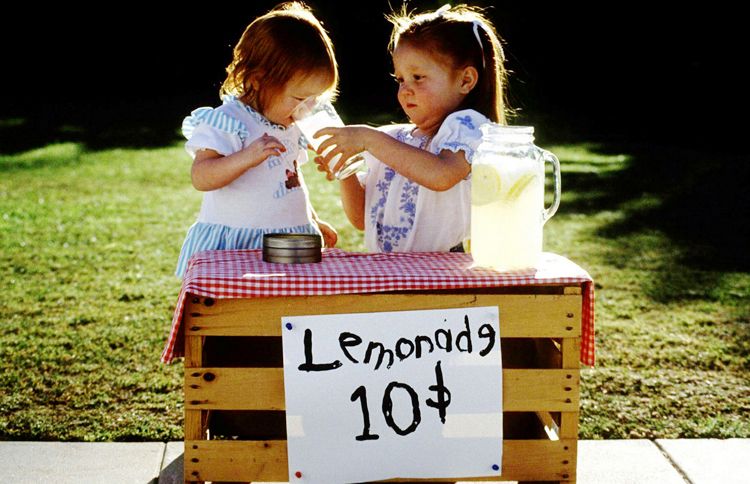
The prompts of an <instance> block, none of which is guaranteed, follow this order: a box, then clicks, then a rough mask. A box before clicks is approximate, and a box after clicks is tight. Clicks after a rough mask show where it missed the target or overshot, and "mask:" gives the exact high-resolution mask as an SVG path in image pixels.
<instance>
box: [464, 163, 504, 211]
mask: <svg viewBox="0 0 750 484" xmlns="http://www.w3.org/2000/svg"><path fill="white" fill-rule="evenodd" d="M501 188H502V182H501V179H500V173H499V172H498V171H497V169H496V168H495V167H494V166H493V165H484V164H475V165H474V166H472V167H471V203H472V204H473V205H486V204H488V203H491V202H494V201H496V200H497V199H498V198H499V197H500V189H501Z"/></svg>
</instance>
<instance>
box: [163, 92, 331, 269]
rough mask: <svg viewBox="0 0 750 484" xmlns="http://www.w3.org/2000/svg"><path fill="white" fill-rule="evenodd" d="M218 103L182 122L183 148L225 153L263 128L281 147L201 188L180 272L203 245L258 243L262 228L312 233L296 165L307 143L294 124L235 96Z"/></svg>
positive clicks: (241, 246) (240, 246)
mask: <svg viewBox="0 0 750 484" xmlns="http://www.w3.org/2000/svg"><path fill="white" fill-rule="evenodd" d="M222 101H223V104H222V105H221V106H219V107H218V108H215V109H214V108H209V107H202V108H198V109H196V110H195V111H193V112H192V113H191V115H190V116H188V117H186V118H185V120H184V121H183V123H182V133H183V134H184V135H185V137H186V138H187V140H188V141H187V143H185V149H186V150H187V152H188V153H189V154H190V155H191V156H192V157H193V158H195V154H196V153H197V152H198V150H201V149H211V150H214V151H216V152H218V153H219V154H221V155H225V156H226V155H230V154H232V153H236V152H238V151H240V150H242V149H243V148H246V147H247V146H249V145H250V143H252V142H253V141H254V140H256V139H257V138H259V137H261V136H262V135H263V134H264V133H267V134H269V135H270V136H274V137H275V138H277V139H278V140H279V141H281V143H283V144H284V146H285V147H286V151H285V152H284V153H282V154H281V155H280V156H272V157H269V158H268V159H266V160H265V161H264V162H263V163H261V164H260V165H258V166H256V167H253V168H250V169H249V170H247V171H246V172H245V173H243V174H242V175H241V176H239V177H238V178H237V179H235V180H234V181H232V183H230V184H229V185H227V186H224V187H222V188H219V189H217V190H213V191H209V192H205V193H204V195H203V203H202V204H201V210H200V213H199V215H198V220H197V222H195V224H193V226H192V227H190V229H189V230H188V233H187V236H186V238H185V242H184V243H183V245H182V251H181V252H180V258H179V260H178V262H177V270H176V274H177V276H179V277H182V275H183V274H184V272H185V269H186V268H187V263H188V260H189V259H190V257H191V256H192V255H193V254H195V253H196V252H200V251H202V250H223V249H257V248H262V246H263V234H266V233H271V232H283V233H316V234H319V233H320V231H319V230H318V228H317V225H316V224H315V223H314V222H313V217H312V208H311V206H310V199H309V195H308V191H307V187H306V186H305V182H304V180H303V178H302V172H301V170H300V169H299V167H300V166H301V165H302V164H303V163H305V162H306V161H307V149H306V146H307V143H306V141H305V140H304V138H303V136H302V133H300V131H299V129H298V128H297V127H296V126H294V125H292V126H291V127H289V128H286V127H284V126H280V125H277V124H274V123H272V122H270V121H269V120H267V119H266V118H265V117H264V116H263V115H261V114H260V113H258V112H257V111H255V110H253V109H252V108H251V107H249V106H247V105H245V104H243V103H242V102H241V101H240V100H239V99H237V98H236V97H234V96H224V97H223V98H222Z"/></svg>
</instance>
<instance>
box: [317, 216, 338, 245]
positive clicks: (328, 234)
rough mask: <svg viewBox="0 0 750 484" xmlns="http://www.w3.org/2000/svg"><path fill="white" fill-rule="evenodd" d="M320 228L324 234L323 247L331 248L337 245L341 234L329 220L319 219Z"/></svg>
mask: <svg viewBox="0 0 750 484" xmlns="http://www.w3.org/2000/svg"><path fill="white" fill-rule="evenodd" d="M318 228H319V229H320V233H321V234H322V235H323V247H327V248H329V249H330V248H331V247H335V246H336V242H337V241H338V240H339V234H338V233H337V232H336V229H334V228H333V226H332V225H331V224H329V223H327V222H323V221H322V220H318Z"/></svg>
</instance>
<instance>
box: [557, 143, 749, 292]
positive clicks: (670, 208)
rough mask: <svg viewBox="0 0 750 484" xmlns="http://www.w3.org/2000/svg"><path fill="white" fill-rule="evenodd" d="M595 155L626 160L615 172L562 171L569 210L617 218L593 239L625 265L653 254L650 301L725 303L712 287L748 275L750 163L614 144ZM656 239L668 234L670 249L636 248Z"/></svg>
mask: <svg viewBox="0 0 750 484" xmlns="http://www.w3.org/2000/svg"><path fill="white" fill-rule="evenodd" d="M595 151H596V154H598V155H607V156H613V155H621V156H622V155H624V156H625V157H626V158H627V160H628V161H627V163H626V164H625V165H624V168H623V169H621V170H616V171H608V172H602V173H597V172H586V173H566V174H565V175H564V180H563V181H564V186H563V189H564V190H566V191H569V192H575V193H576V197H574V199H573V200H572V201H571V202H570V203H567V204H566V210H567V211H570V212H575V213H582V214H589V215H594V214H597V213H600V212H602V211H613V212H617V213H619V215H620V216H619V217H616V219H615V220H614V221H613V222H611V223H609V224H607V225H605V226H604V227H602V228H600V229H599V230H598V232H597V233H596V235H597V236H600V237H605V238H607V239H610V240H611V241H612V243H613V244H614V245H615V246H616V247H617V257H619V258H620V259H621V261H622V262H623V264H628V263H629V261H635V260H637V259H639V258H640V257H641V255H642V254H643V253H644V251H647V250H655V251H656V252H657V253H658V257H659V260H658V261H657V262H656V264H655V266H654V267H653V270H654V276H653V278H652V280H650V281H643V283H644V289H645V292H646V293H647V294H648V295H649V296H650V297H651V298H652V299H654V300H657V301H659V302H669V301H675V300H684V299H690V298H695V299H699V298H700V299H703V298H708V299H713V298H718V297H724V295H723V294H722V292H723V291H715V292H714V289H716V288H717V287H719V286H720V285H721V284H722V281H723V280H724V278H725V276H726V273H731V272H747V271H750V255H749V252H748V250H749V247H750V236H749V235H748V234H750V217H748V215H747V210H748V207H749V206H750V193H749V191H748V187H747V183H748V182H747V180H749V179H750V165H749V164H748V163H746V160H744V159H743V157H741V156H739V155H733V154H726V153H720V152H718V153H710V152H707V151H704V150H702V149H696V150H691V149H689V148H685V147H681V148H674V147H665V146H647V145H629V144H623V143H618V142H609V143H606V144H599V145H596V149H595ZM654 233H658V234H661V235H663V236H666V238H667V239H668V242H667V245H662V246H659V247H649V246H648V245H647V244H641V243H640V241H641V240H643V239H642V237H644V234H654ZM729 292H732V291H731V290H730V291H729ZM735 292H737V291H735ZM737 296H739V297H744V298H746V297H747V296H748V295H747V294H743V293H742V291H739V293H738V294H737Z"/></svg>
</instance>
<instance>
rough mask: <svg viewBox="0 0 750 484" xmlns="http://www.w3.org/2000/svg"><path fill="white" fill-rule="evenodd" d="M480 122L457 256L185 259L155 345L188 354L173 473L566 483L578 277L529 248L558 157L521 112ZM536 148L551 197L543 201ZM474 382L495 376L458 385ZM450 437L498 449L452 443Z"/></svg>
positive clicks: (578, 342) (233, 254) (580, 355)
mask: <svg viewBox="0 0 750 484" xmlns="http://www.w3.org/2000/svg"><path fill="white" fill-rule="evenodd" d="M487 129H488V131H487V132H486V133H485V140H486V141H487V143H485V144H483V145H482V146H480V150H479V152H478V157H477V158H476V159H475V162H474V164H473V170H472V181H473V182H472V184H473V194H472V195H473V200H472V218H473V220H472V234H471V235H472V236H471V254H468V253H394V254H380V253H376V254H362V253H351V252H345V251H342V250H340V249H324V250H323V253H322V258H321V261H320V262H319V263H311V264H283V263H269V262H265V261H264V260H263V256H262V254H261V251H260V250H227V251H206V252H201V253H199V254H196V255H195V256H194V257H193V258H192V259H191V260H190V263H189V265H188V268H187V271H186V274H185V277H184V279H183V284H182V288H181V291H180V296H179V300H178V304H177V308H176V310H175V313H174V317H173V320H172V328H171V332H170V336H169V339H168V341H167V345H166V347H165V349H164V353H163V355H162V360H163V361H164V362H169V361H172V360H173V359H174V358H175V357H177V356H181V355H184V357H185V382H184V397H185V458H184V462H185V475H184V478H185V481H186V482H205V481H237V482H279V481H285V482H286V481H288V482H290V483H294V484H296V483H299V484H304V483H321V482H325V483H326V484H330V483H332V482H353V481H356V482H360V481H372V480H382V479H385V480H388V481H389V482H391V481H393V482H396V481H403V480H404V479H407V480H409V479H412V480H413V479H430V480H432V481H435V480H440V481H447V482H451V481H456V480H460V481H488V480H489V481H497V480H510V481H548V482H549V481H554V482H566V483H569V482H575V481H576V466H577V443H578V416H579V413H578V412H579V388H580V375H579V368H580V363H583V364H585V365H593V364H594V288H593V281H592V279H591V277H590V276H589V275H588V274H587V273H586V271H584V270H583V269H581V268H580V267H579V266H577V265H576V264H575V263H573V262H571V261H569V260H567V259H565V258H564V257H561V256H559V255H556V254H551V253H546V252H542V227H543V225H544V223H545V222H546V221H547V220H548V219H549V218H550V217H551V216H552V215H553V214H554V213H555V210H556V209H557V206H558V204H559V199H560V167H559V163H558V162H557V159H556V158H555V157H554V156H553V155H551V154H550V153H548V152H546V151H543V150H541V149H539V148H537V147H536V146H534V145H533V137H532V135H533V129H532V128H510V127H499V126H494V125H493V126H489V127H488V128H487ZM547 162H549V163H551V164H552V166H553V176H554V186H555V198H554V202H553V203H552V205H551V206H550V207H549V208H546V209H545V208H544V201H543V196H544V188H543V187H544V165H545V163H547ZM487 311H489V312H490V313H492V314H493V316H492V317H491V318H489V319H487V318H486V317H485V316H483V314H485V313H486V312H487ZM417 315H418V316H417ZM419 318H422V319H424V321H422V322H419V324H420V325H422V326H418V325H417V326H413V327H414V328H417V329H415V330H414V331H411V330H410V329H409V328H410V325H412V324H413V323H414V322H415V321H416V320H417V319H419ZM490 320H492V324H493V326H492V328H490V326H489V325H488V324H489V323H488V321H490ZM381 325H382V326H383V328H386V327H388V328H394V327H395V328H397V329H396V330H393V329H388V330H387V331H378V329H379V328H378V326H381ZM389 325H390V326H389ZM451 325H453V326H451ZM371 331H375V332H374V333H371ZM295 332H296V333H297V336H293V334H294V333H295ZM391 333H394V335H393V338H391V339H390V340H389V339H387V338H389V337H390V336H391ZM326 335H329V336H326ZM330 335H334V336H330ZM399 335H400V336H401V337H400V338H397V337H398V336H399ZM451 336H452V337H453V346H450V344H449V343H448V341H449V339H450V338H451ZM290 338H292V339H290ZM294 338H297V339H296V343H294V345H296V346H292V345H290V344H289V342H290V341H294ZM395 338H397V339H395ZM326 340H329V343H330V344H327V346H326V343H325V341H326ZM470 341H473V344H474V351H475V352H474V353H472V346H471V345H470V343H469V342H470ZM381 342H382V345H381V346H380V350H379V353H377V354H378V356H377V357H375V356H373V358H372V360H369V350H370V347H371V345H376V344H380V343H381ZM497 343H499V344H497ZM422 344H424V345H425V346H422ZM433 345H434V348H435V352H434V353H433V351H432V350H431V349H432V348H433ZM295 348H296V351H294V349H295ZM365 348H366V349H367V350H365ZM489 348H492V353H490V352H489ZM420 349H421V350H422V351H423V352H424V354H423V355H422V357H420V356H419V353H418V351H419V350H420ZM460 351H464V353H463V354H461V353H460ZM476 351H478V352H479V357H477V353H476ZM428 352H429V353H430V355H432V356H436V357H438V358H439V359H440V361H438V362H434V361H432V360H429V361H428V360H425V358H426V357H427V353H428ZM485 352H486V353H485ZM448 353H451V354H454V355H457V356H459V357H460V358H458V359H455V360H449V359H447V358H446V357H445V356H446V355H447V354H448ZM469 354H471V356H473V357H474V362H472V361H471V359H470V358H467V356H469ZM384 355H385V357H384ZM491 355H494V356H492V362H493V363H492V365H489V361H490V360H489V359H488V358H490V356H491ZM389 357H390V360H389ZM381 359H382V360H383V362H381V361H380V360H381ZM423 360H425V361H427V365H426V366H424V365H422V366H418V364H419V363H420V361H423ZM368 361H369V366H367V362H368ZM389 363H390V364H392V365H393V369H388V365H389ZM406 365H413V366H410V368H411V369H409V370H406ZM381 366H382V367H381ZM355 367H356V368H359V367H362V368H361V369H362V371H364V372H366V373H367V372H369V373H368V374H374V373H375V372H381V373H382V374H383V376H384V377H385V380H386V381H390V383H388V384H387V386H386V387H385V391H383V389H381V388H375V380H373V379H371V378H369V377H365V378H362V379H360V380H356V379H351V380H348V379H347V378H348V377H347V376H346V375H347V374H348V373H345V372H343V370H342V368H343V369H345V368H355ZM397 367H403V368H404V371H405V373H403V374H399V375H398V376H397V375H396V374H395V373H393V371H394V370H395V368H397ZM422 368H424V369H422ZM309 370H315V371H309ZM456 371H459V372H461V373H460V374H461V375H462V376H461V377H460V378H457V377H455V376H454V375H457V374H458V373H455V372H456ZM290 372H296V373H297V375H296V376H295V377H294V378H295V379H296V380H292V379H290V378H289V376H290ZM389 372H390V373H389ZM322 376H325V378H322ZM480 376H481V378H485V379H487V378H489V380H481V379H480V378H479V377H480ZM326 378H327V379H326ZM302 379H307V381H305V382H304V385H305V387H304V388H301V387H300V388H298V387H296V385H297V384H298V383H295V381H297V382H299V384H302V383H303V380H302ZM391 380H392V381H391ZM475 380H476V382H481V381H490V382H492V385H489V384H484V385H485V386H484V387H482V388H481V389H479V390H472V389H471V388H470V387H468V386H466V385H463V383H467V382H468V383H474V381H475ZM493 380H495V381H493ZM420 381H424V382H426V383H420ZM460 382H462V383H460ZM339 387H341V388H343V390H339ZM490 387H492V388H491V389H490V390H488V388H490ZM302 390H303V392H302V396H301V398H296V397H295V396H294V394H297V393H300V391H302ZM399 398H401V400H399ZM404 398H405V400H404ZM493 399H494V400H493ZM480 400H487V401H488V402H489V403H490V408H499V413H496V414H493V415H489V414H487V413H486V411H485V410H483V408H485V407H479V406H477V405H478V403H479V401H480ZM300 402H301V404H300ZM381 402H382V403H381ZM300 407H302V408H300ZM404 408H406V409H407V411H406V414H403V413H401V414H399V413H397V412H396V409H404ZM332 409H333V410H332ZM409 409H411V410H409ZM412 410H413V413H412ZM323 412H327V415H328V417H327V418H328V420H325V421H326V422H327V423H326V424H325V425H324V428H323V429H322V432H323V435H322V440H320V442H322V443H315V442H313V443H312V444H306V443H305V440H306V439H308V438H309V437H311V436H312V435H314V434H315V435H318V436H320V431H321V429H320V425H319V424H320V423H321V421H322V420H323V419H322V418H319V416H322V415H323ZM345 414H351V415H352V416H353V418H351V419H347V418H344V417H345ZM472 422H474V423H475V425H471V423H472ZM487 422H492V423H491V424H487ZM430 429H432V430H434V429H437V430H436V431H435V432H436V433H434V434H430V435H429V437H428V439H427V440H424V439H423V440H419V439H420V438H421V437H420V434H421V435H422V437H424V436H425V435H424V432H426V431H427V430H430ZM432 430H430V431H432ZM316 432H318V434H316ZM386 438H389V439H394V441H398V442H399V444H400V445H403V449H405V450H403V451H398V452H395V453H392V454H390V455H389V456H388V457H387V459H388V462H384V461H383V460H382V459H384V457H383V454H382V452H381V450H382V448H389V447H391V446H390V445H388V446H382V447H381V448H380V449H381V450H377V449H379V448H378V447H377V446H378V445H379V444H381V443H384V441H385V439H386ZM440 439H443V443H441V441H440ZM460 439H464V440H465V441H467V442H468V441H470V440H471V441H472V442H473V444H472V445H474V444H476V445H477V446H478V447H477V448H478V449H482V450H485V449H493V448H494V449H496V450H494V451H491V452H490V453H489V454H486V453H485V454H480V453H474V452H465V451H464V447H465V446H464V445H463V443H462V442H463V441H462V440H460ZM487 439H489V440H488V442H489V444H491V445H489V446H488V445H485V443H483V442H482V441H483V440H487ZM426 441H429V442H430V445H432V447H429V446H424V445H422V444H421V443H420V442H426ZM316 442H317V441H316ZM305 445H307V447H305ZM435 446H437V447H435ZM450 446H452V447H450ZM492 446H494V447H492ZM449 447H450V448H452V449H456V450H455V451H446V449H447V448H449ZM300 448H306V449H307V450H306V451H305V452H300V451H299V450H298V449H300ZM368 448H372V449H376V450H374V451H373V452H368V450H367V449H368ZM310 449H312V450H314V451H315V455H314V456H313V457H314V458H312V459H309V457H310V456H309V455H306V454H309V453H310ZM459 453H461V458H460V459H459V456H458V454H459ZM363 456H365V457H363ZM386 464H387V468H386ZM344 472H346V474H344ZM321 475H325V477H323V478H321V477H320V476H321ZM345 476H349V477H345ZM351 476H356V479H355V478H352V477H351ZM457 476H461V478H460V479H456V477H457Z"/></svg>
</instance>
